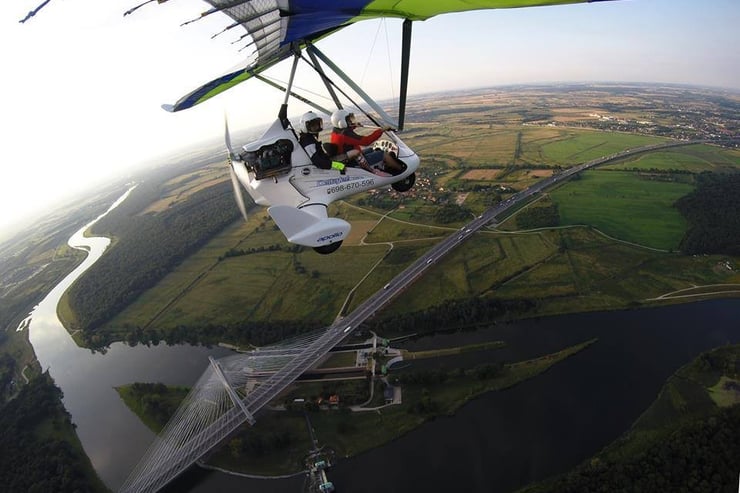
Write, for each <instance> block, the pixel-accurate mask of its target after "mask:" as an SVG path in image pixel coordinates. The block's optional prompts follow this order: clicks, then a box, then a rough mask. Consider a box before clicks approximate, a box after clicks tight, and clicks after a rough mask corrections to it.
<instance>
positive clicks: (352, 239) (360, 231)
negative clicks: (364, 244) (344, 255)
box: [344, 221, 378, 245]
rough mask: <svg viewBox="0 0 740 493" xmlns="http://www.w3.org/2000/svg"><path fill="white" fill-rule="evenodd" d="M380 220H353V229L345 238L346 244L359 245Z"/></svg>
mask: <svg viewBox="0 0 740 493" xmlns="http://www.w3.org/2000/svg"><path fill="white" fill-rule="evenodd" d="M376 224H378V221H352V229H351V230H350V232H349V236H347V239H346V240H344V244H345V245H359V244H360V242H361V241H362V239H363V238H364V237H365V235H366V234H367V232H368V231H370V230H371V229H373V228H374V227H375V225H376Z"/></svg>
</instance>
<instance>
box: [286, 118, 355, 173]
mask: <svg viewBox="0 0 740 493" xmlns="http://www.w3.org/2000/svg"><path fill="white" fill-rule="evenodd" d="M323 127H324V121H323V120H322V119H321V117H320V116H319V115H317V114H316V113H314V112H313V111H308V112H306V113H304V114H303V116H302V117H301V121H300V123H299V124H298V133H299V136H298V142H299V143H300V144H301V147H303V148H304V149H305V150H306V154H308V157H309V158H311V162H312V163H313V165H314V166H316V167H317V168H321V169H336V170H339V171H340V172H341V173H342V174H344V168H345V165H344V163H342V162H341V161H342V160H346V159H352V158H355V157H357V156H358V155H359V152H358V151H354V152H350V153H343V154H342V155H339V156H335V157H333V158H332V157H331V156H329V155H328V154H327V153H326V151H324V148H323V147H322V145H321V141H320V140H319V133H321V130H323Z"/></svg>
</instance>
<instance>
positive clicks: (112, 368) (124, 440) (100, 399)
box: [21, 188, 229, 489]
mask: <svg viewBox="0 0 740 493" xmlns="http://www.w3.org/2000/svg"><path fill="white" fill-rule="evenodd" d="M132 189H133V188H131V189H129V190H128V191H127V192H126V193H125V194H123V196H121V197H120V198H119V199H118V200H117V201H116V202H115V203H114V204H113V205H112V206H111V207H110V208H109V209H108V211H106V212H105V213H103V214H102V215H101V216H99V217H98V218H96V219H95V220H93V221H91V222H90V223H89V224H86V225H85V226H83V227H82V228H80V230H79V231H77V232H76V233H75V234H74V235H72V237H71V238H70V239H69V242H68V243H69V245H70V246H71V247H73V248H77V249H80V250H84V251H87V252H88V255H87V257H86V258H85V260H84V261H83V262H82V263H81V264H80V265H78V266H77V268H75V269H74V270H73V271H72V272H71V273H70V274H69V275H67V276H66V277H65V278H64V279H63V280H62V281H61V282H60V283H59V284H58V285H57V286H55V287H54V289H53V290H52V291H51V292H50V293H49V294H48V295H47V296H46V297H45V298H44V300H43V301H41V303H39V304H38V305H37V306H36V308H34V310H33V311H32V312H31V314H30V323H29V322H26V323H27V324H28V325H27V326H28V328H29V331H30V332H29V339H30V341H31V344H32V345H33V349H34V352H35V353H36V357H37V358H38V361H39V364H40V365H41V368H42V369H43V370H46V369H48V370H49V372H50V374H51V376H52V377H53V378H54V380H55V382H56V384H57V385H58V386H59V387H60V388H61V389H62V392H64V398H63V401H64V407H65V408H66V409H67V411H69V413H70V414H71V416H72V421H73V422H74V424H75V425H76V426H77V434H78V436H79V437H80V441H81V442H82V446H83V447H84V449H85V452H86V453H87V455H88V456H89V457H90V460H91V462H92V464H93V467H94V468H95V470H96V471H97V472H98V475H100V477H101V479H102V480H103V481H104V482H105V483H106V485H108V487H110V488H113V489H116V488H118V486H120V485H121V484H122V483H123V481H124V480H125V479H126V476H127V475H128V472H129V471H131V470H132V469H133V467H134V466H135V465H136V463H137V462H138V460H139V458H140V457H141V456H142V455H143V454H144V451H145V450H146V448H147V447H148V446H149V445H150V444H151V442H152V441H153V439H154V434H153V433H152V432H151V431H150V430H149V429H148V428H147V427H146V426H144V425H143V424H142V423H141V421H140V420H139V419H138V418H137V417H136V415H134V414H133V413H132V412H131V411H130V410H129V409H128V408H127V407H126V406H125V405H124V404H123V401H122V400H121V399H120V397H119V396H118V393H117V392H116V390H115V387H116V386H119V385H125V384H130V383H133V382H164V383H167V384H173V385H192V384H193V383H194V382H195V381H196V380H197V379H198V377H200V375H201V373H202V372H203V370H204V369H205V368H206V366H207V365H208V356H209V355H213V356H214V357H220V356H224V355H226V354H229V351H227V350H225V349H221V348H213V349H208V348H204V347H195V346H186V345H180V346H167V345H165V344H160V345H158V346H152V347H146V346H143V345H139V346H135V347H130V346H128V345H127V344H124V343H115V344H111V346H110V348H109V349H108V350H107V351H106V352H105V353H104V354H103V353H102V352H93V351H91V350H89V349H84V348H81V347H79V346H77V344H75V342H74V341H73V340H72V338H71V337H70V335H69V333H68V332H67V330H66V329H65V328H64V326H63V325H62V324H61V322H60V321H59V318H58V317H57V305H58V303H59V299H60V298H61V296H62V294H63V293H64V292H65V291H66V290H67V288H68V287H69V286H70V285H71V284H72V283H73V282H74V280H75V279H77V278H78V277H79V276H80V275H81V274H82V273H83V272H84V271H86V270H87V269H88V268H89V267H90V266H91V265H92V264H94V263H95V262H96V261H97V260H98V259H99V258H100V256H101V255H102V254H103V252H105V249H106V248H107V247H108V245H109V244H110V240H109V239H108V238H96V237H85V236H84V232H85V231H86V230H87V229H88V228H89V227H90V226H92V225H93V224H94V223H95V222H96V221H98V220H99V219H100V218H101V217H103V216H104V215H105V214H107V213H108V212H110V211H111V210H112V209H113V208H115V207H117V206H118V205H119V204H120V203H121V202H123V200H125V198H126V197H127V196H128V194H129V193H130V192H131V190H132ZM23 326H24V324H22V325H21V327H23Z"/></svg>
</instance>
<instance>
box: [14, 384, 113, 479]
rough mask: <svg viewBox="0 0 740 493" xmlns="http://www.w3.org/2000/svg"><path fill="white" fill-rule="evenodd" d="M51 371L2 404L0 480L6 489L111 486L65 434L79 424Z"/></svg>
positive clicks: (69, 432)
mask: <svg viewBox="0 0 740 493" xmlns="http://www.w3.org/2000/svg"><path fill="white" fill-rule="evenodd" d="M61 399H62V391H61V390H59V388H58V387H57V386H56V385H55V384H54V381H53V380H52V378H51V377H50V376H49V374H48V373H44V374H42V375H39V376H37V377H34V378H32V379H31V381H30V382H29V383H28V385H25V386H24V387H23V389H22V390H21V391H20V393H19V394H18V396H17V397H16V398H15V399H12V400H11V401H10V402H8V403H7V404H5V406H4V407H2V408H0V450H2V460H0V485H2V490H3V491H5V492H19V493H20V492H23V493H36V492H38V493H48V492H50V491H53V492H57V493H64V492H75V493H86V492H94V491H105V488H104V487H103V486H102V483H100V482H99V480H97V479H92V478H93V474H94V473H93V472H92V466H91V465H90V463H89V460H88V459H87V457H86V456H85V454H84V453H83V452H82V448H81V447H80V448H79V449H75V448H74V447H72V446H71V445H70V441H69V439H68V437H66V436H65V435H67V434H72V433H73V431H72V430H73V426H74V425H73V424H72V423H71V421H70V419H69V414H68V413H67V411H66V410H65V409H64V406H63V405H62V400H61Z"/></svg>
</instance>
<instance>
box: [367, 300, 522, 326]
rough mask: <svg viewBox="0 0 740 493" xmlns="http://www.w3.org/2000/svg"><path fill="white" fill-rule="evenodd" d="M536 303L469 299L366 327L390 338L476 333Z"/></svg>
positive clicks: (373, 322) (382, 320) (378, 320)
mask: <svg viewBox="0 0 740 493" xmlns="http://www.w3.org/2000/svg"><path fill="white" fill-rule="evenodd" d="M534 305H535V302H534V301H532V300H495V299H487V298H468V299H461V300H450V301H445V302H444V303H442V304H441V305H438V306H434V307H430V308H428V309H426V310H421V311H417V312H412V313H404V314H400V315H396V316H392V317H386V318H382V319H372V320H370V321H369V322H367V323H366V324H365V325H364V326H365V327H367V328H368V329H369V330H372V331H375V332H380V333H383V334H386V335H390V334H391V333H392V334H431V333H433V332H437V331H455V330H473V329H477V328H479V327H481V326H487V325H491V324H492V323H494V320H496V319H499V318H501V317H502V316H504V315H506V314H512V313H525V312H526V311H527V310H530V309H531V308H532V307H534Z"/></svg>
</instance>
